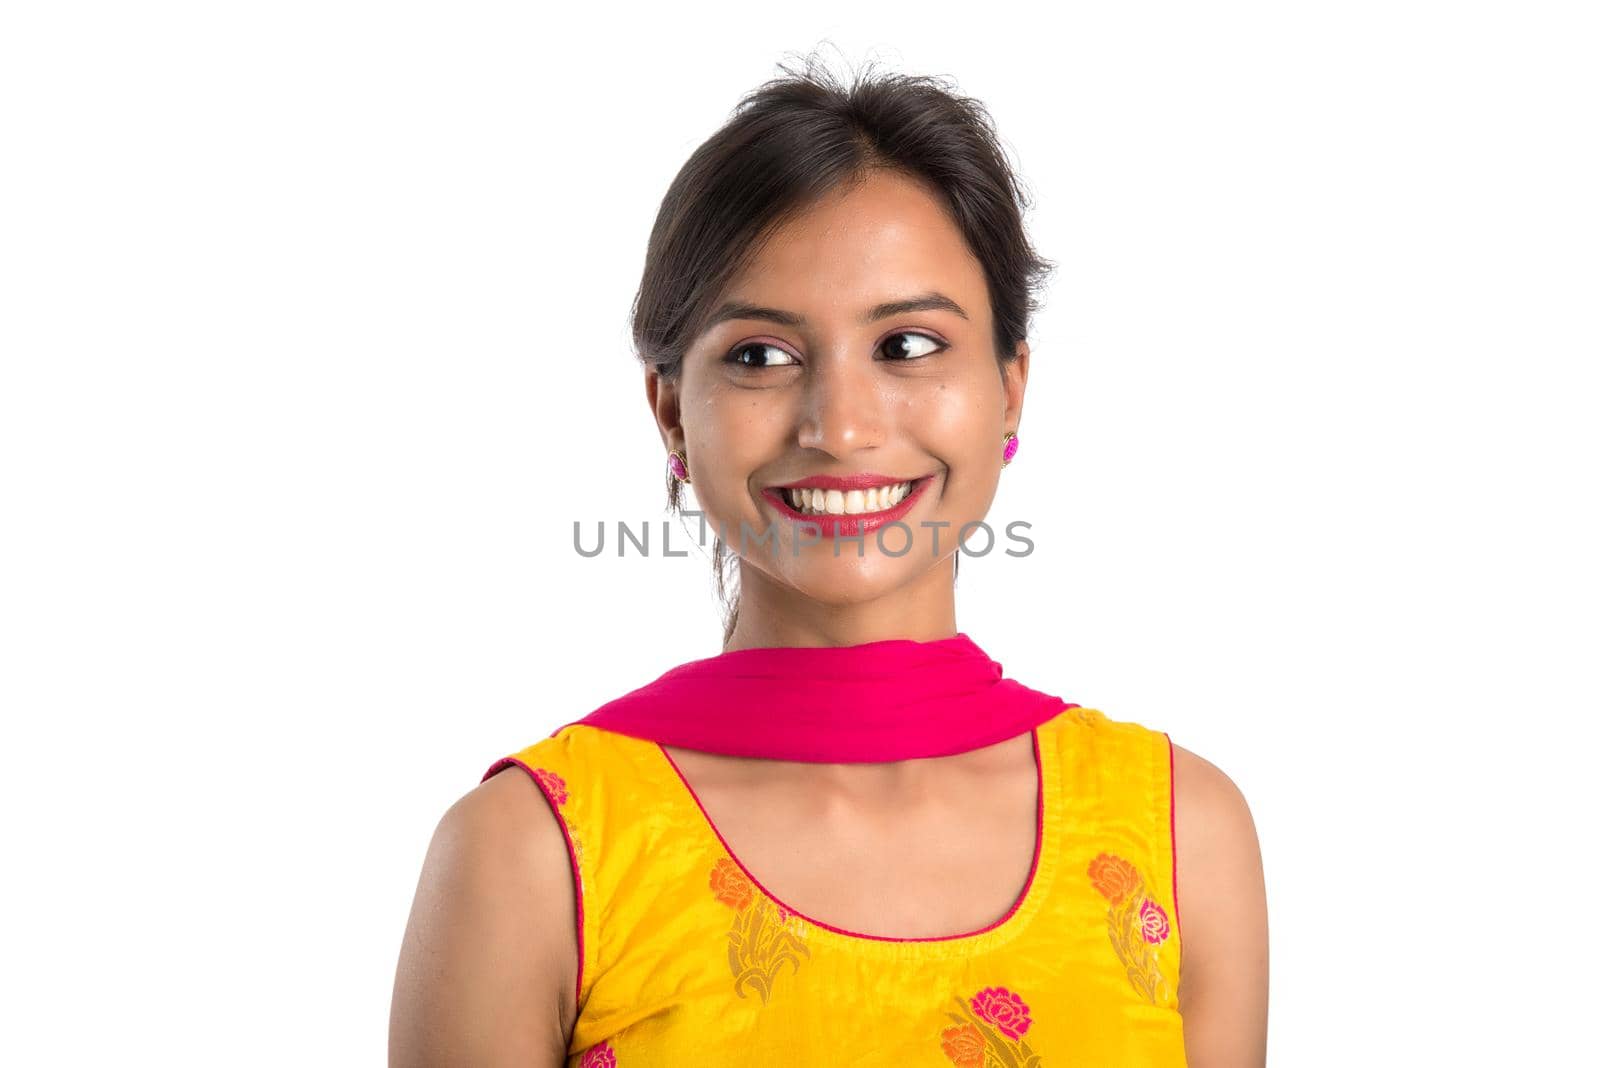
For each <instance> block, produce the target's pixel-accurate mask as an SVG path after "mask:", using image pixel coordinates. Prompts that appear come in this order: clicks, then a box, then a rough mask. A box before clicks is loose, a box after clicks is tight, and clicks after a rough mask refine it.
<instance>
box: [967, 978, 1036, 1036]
mask: <svg viewBox="0 0 1600 1068" xmlns="http://www.w3.org/2000/svg"><path fill="white" fill-rule="evenodd" d="M972 1011H973V1012H975V1013H977V1014H978V1015H979V1016H982V1017H983V1018H984V1019H985V1020H988V1021H989V1022H990V1023H992V1024H994V1025H995V1026H996V1027H998V1028H999V1029H1000V1033H1001V1034H1003V1035H1005V1036H1006V1037H1007V1038H1021V1037H1022V1035H1023V1033H1024V1032H1026V1031H1027V1030H1028V1027H1029V1026H1030V1025H1031V1024H1032V1023H1033V1021H1032V1020H1030V1019H1029V1018H1028V1006H1027V1005H1026V1004H1025V1003H1024V1002H1023V1000H1022V999H1021V998H1019V997H1017V995H1015V994H1013V993H1012V992H1011V991H1009V990H1007V989H1006V988H1005V987H1003V986H986V987H984V988H983V989H982V990H980V991H978V995H977V997H975V998H973V999H972Z"/></svg>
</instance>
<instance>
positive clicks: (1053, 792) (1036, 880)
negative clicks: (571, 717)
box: [649, 714, 1061, 959]
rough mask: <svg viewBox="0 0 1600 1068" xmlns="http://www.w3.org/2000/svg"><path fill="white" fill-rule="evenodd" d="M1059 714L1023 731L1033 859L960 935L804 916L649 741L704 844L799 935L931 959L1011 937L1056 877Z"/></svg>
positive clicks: (874, 952) (871, 952)
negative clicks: (1030, 783)
mask: <svg viewBox="0 0 1600 1068" xmlns="http://www.w3.org/2000/svg"><path fill="white" fill-rule="evenodd" d="M1058 718H1059V714H1058V715H1057V716H1055V717H1052V718H1050V719H1048V720H1046V721H1044V722H1043V723H1041V724H1039V725H1038V726H1035V727H1032V728H1030V729H1029V731H1028V732H1027V733H1028V734H1030V735H1031V736H1032V740H1033V755H1034V767H1035V769H1036V771H1037V774H1038V802H1037V804H1036V806H1035V820H1036V823H1035V827H1034V850H1033V862H1032V864H1031V866H1030V867H1029V869H1028V878H1027V879H1026V881H1025V882H1024V883H1023V886H1022V890H1021V891H1020V892H1019V894H1018V895H1017V899H1016V900H1015V901H1013V902H1012V904H1011V908H1010V909H1008V910H1007V911H1006V913H1005V915H1003V916H1001V917H1000V918H999V919H997V920H995V921H994V922H993V923H991V924H989V925H988V926H986V927H982V928H979V929H977V930H974V931H966V932H963V933H960V934H953V935H934V936H928V937H921V938H898V937H894V936H891V935H875V934H869V933H867V932H865V931H852V930H850V929H848V928H844V927H839V926H836V925H834V924H831V923H828V922H827V921H825V920H819V919H817V918H816V917H814V916H810V915H807V914H806V913H804V912H801V911H800V910H799V909H796V908H794V907H793V906H792V905H790V904H789V903H788V902H786V901H784V900H782V899H781V898H779V897H778V896H777V895H776V894H774V893H772V891H770V890H768V889H767V887H766V885H765V884H764V883H762V882H761V880H760V879H759V878H757V877H756V875H755V873H754V872H752V871H751V870H750V869H749V867H747V866H746V865H745V862H744V861H743V859H741V858H740V857H739V855H738V854H737V853H735V852H734V851H733V849H732V848H731V847H730V846H729V844H728V841H727V839H726V838H724V837H723V835H722V831H721V830H720V829H719V828H718V827H717V825H716V822H715V821H714V820H713V819H712V818H711V814H710V813H708V812H707V811H706V808H705V805H704V804H703V803H702V802H701V801H700V796H699V794H698V793H696V792H695V789H694V787H693V786H692V785H690V783H689V780H688V778H687V777H685V776H684V774H683V770H682V769H681V768H679V767H678V762H677V761H675V760H674V759H672V754H671V753H669V752H667V749H666V746H664V745H662V744H661V743H660V742H657V741H652V742H650V743H649V745H650V747H651V748H652V749H654V750H655V752H656V753H657V754H659V757H660V760H661V762H662V763H663V764H665V766H666V770H667V777H668V778H669V779H670V780H671V781H673V782H675V784H676V788H677V794H676V799H677V801H678V802H679V803H684V804H687V806H688V807H689V808H690V809H691V815H692V816H693V818H694V823H695V826H696V833H697V834H699V835H701V837H702V838H703V839H705V840H706V844H707V846H708V847H709V848H711V849H713V850H715V851H719V852H720V853H721V855H722V856H726V857H727V858H728V859H730V860H731V861H733V863H734V865H735V866H737V867H738V869H739V871H740V872H741V873H743V875H744V877H745V878H746V879H748V880H749V881H750V885H751V888H752V890H753V891H754V893H756V894H757V895H759V896H760V897H761V898H762V899H763V900H765V901H766V902H767V903H768V904H769V905H771V906H774V907H776V908H779V909H782V910H784V911H785V912H786V913H788V914H789V915H790V916H791V917H793V918H794V919H796V920H799V921H800V922H801V923H803V924H804V925H805V926H804V931H803V934H804V936H805V937H806V938H807V940H808V941H812V942H821V943H828V944H831V945H835V946H842V947H848V948H849V950H850V951H851V952H854V953H857V954H864V955H867V956H876V957H899V958H905V957H921V958H927V959H932V958H945V957H957V956H967V955H970V954H973V953H977V952H982V951H985V950H989V949H994V948H997V947H999V946H1002V945H1004V944H1006V943H1007V942H1010V941H1011V940H1012V939H1013V938H1015V937H1017V935H1019V934H1021V933H1022V931H1023V930H1025V929H1026V928H1027V926H1028V925H1029V924H1030V923H1031V922H1032V921H1033V918H1034V917H1035V916H1036V915H1037V914H1038V913H1039V911H1040V910H1041V909H1042V908H1043V907H1044V903H1045V901H1046V900H1047V899H1048V898H1049V896H1050V890H1051V886H1052V885H1053V883H1054V881H1055V871H1056V858H1057V854H1058V852H1059V837H1060V835H1059V825H1060V814H1061V799H1060V789H1061V769H1060V766H1059V746H1058V743H1057V740H1056V736H1055V725H1056V722H1057V720H1058ZM1013 737H1015V735H1013ZM1002 740H1003V741H1004V740H1009V739H1002Z"/></svg>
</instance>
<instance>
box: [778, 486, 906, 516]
mask: <svg viewBox="0 0 1600 1068" xmlns="http://www.w3.org/2000/svg"><path fill="white" fill-rule="evenodd" d="M915 485H916V483H915V482H896V483H894V484H893V485H892V486H873V487H872V488H871V489H866V490H858V489H853V490H836V489H815V488H802V489H784V490H779V492H780V493H782V494H783V498H784V500H785V501H786V502H787V503H788V505H789V507H790V508H793V509H794V510H795V511H797V512H799V513H800V514H801V515H862V514H867V513H871V512H882V511H887V510H889V509H890V508H893V507H894V506H895V505H897V504H899V503H900V502H901V501H903V500H905V499H906V495H907V494H908V493H910V492H911V487H913V486H915Z"/></svg>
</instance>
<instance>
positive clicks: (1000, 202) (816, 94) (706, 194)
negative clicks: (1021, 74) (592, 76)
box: [632, 53, 1055, 643]
mask: <svg viewBox="0 0 1600 1068" xmlns="http://www.w3.org/2000/svg"><path fill="white" fill-rule="evenodd" d="M802 62H803V65H802V66H801V67H800V68H799V69H795V68H794V67H792V66H791V65H788V64H779V69H780V70H782V71H783V72H784V76H783V77H780V78H775V79H772V80H770V81H768V82H765V83H763V84H762V85H761V86H759V87H758V88H756V89H754V90H752V91H751V92H749V93H747V94H746V95H745V96H744V97H743V98H742V99H741V100H740V101H739V103H738V105H737V106H736V107H735V108H734V111H733V114H732V116H731V117H730V118H729V119H728V121H727V122H726V123H724V124H723V126H722V127H721V128H720V129H719V130H717V131H716V132H715V133H714V134H712V135H711V137H710V138H708V139H707V140H706V141H705V142H704V143H703V144H701V145H700V147H698V148H697V149H695V150H694V153H693V154H692V155H690V157H689V159H688V161H687V162H685V163H684V165H683V167H682V169H680V170H679V171H678V174H677V176H676V177H675V178H674V179H673V180H672V185H671V186H670V187H669V188H668V189H667V193H666V196H665V197H663V198H662V201H661V208H660V210H659V211H658V212H657V214H656V221H655V225H654V227H652V229H651V231H650V244H649V248H648V250H647V252H646V255H645V265H644V277H643V278H642V280H641V281H640V283H639V291H638V294H637V296H636V297H635V298H634V303H633V312H632V332H633V342H634V347H635V349H636V351H637V354H638V357H639V359H640V360H641V361H642V362H643V363H644V364H645V365H646V366H647V367H654V368H655V369H656V370H657V372H658V373H660V374H661V375H662V376H663V377H665V378H667V379H675V378H677V376H678V374H679V373H680V371H681V369H682V364H683V358H684V355H685V354H686V353H687V351H688V349H689V347H690V345H691V344H692V343H693V341H694V339H695V338H696V337H697V336H698V335H699V334H700V332H701V330H702V328H703V324H704V323H705V321H706V319H707V318H708V317H709V316H710V314H711V313H712V312H713V311H714V310H715V308H716V306H717V304H718V303H719V302H720V301H721V300H722V299H723V294H724V290H725V289H726V288H727V286H728V284H729V283H730V282H732V280H733V279H734V278H735V277H736V276H737V275H738V274H739V273H740V272H741V271H742V270H744V268H745V267H746V266H748V265H749V263H750V262H751V260H752V259H753V258H754V257H755V256H756V255H757V254H758V253H759V251H760V247H761V243H762V242H763V241H764V240H765V239H767V238H768V237H770V235H771V234H772V233H773V231H775V230H776V229H777V228H778V227H780V226H781V225H783V224H784V223H786V222H787V221H789V220H791V219H793V218H795V217H796V216H798V215H800V214H802V213H803V212H804V211H806V210H807V208H808V207H809V206H810V205H812V204H814V203H816V202H817V201H818V200H820V199H821V198H822V197H824V196H826V195H828V194H830V193H832V192H833V191H835V190H836V189H838V188H840V187H842V186H846V185H848V184H853V183H859V182H860V181H862V180H863V179H865V178H867V177H868V176H869V175H870V174H871V173H872V172H873V171H876V170H892V171H896V172H898V173H901V174H905V175H907V176H909V177H911V178H914V179H917V180H919V181H920V182H922V183H923V184H924V185H925V186H926V187H927V188H928V189H929V191H930V192H931V193H933V194H934V195H936V196H938V197H939V198H940V199H941V201H942V202H943V203H944V204H945V205H946V208H947V210H948V212H949V214H950V217H951V220H952V221H953V222H954V223H955V224H956V226H957V227H958V228H959V229H960V230H961V233H962V235H963V236H964V237H965V239H966V242H967V244H968V246H969V247H970V248H971V249H972V252H973V254H974V256H976V258H977V260H978V262H979V263H980V264H981V265H982V267H983V273H984V277H985V279H986V280H987V282H988V288H989V301H990V307H991V311H992V314H993V319H994V347H995V357H996V359H997V360H999V361H1000V362H1001V363H1002V364H1004V363H1006V362H1008V361H1010V360H1012V359H1014V358H1015V357H1016V348H1017V343H1018V342H1019V341H1021V340H1023V339H1024V338H1026V337H1027V336H1028V324H1029V321H1030V319H1031V318H1032V316H1033V314H1034V313H1035V312H1036V311H1038V309H1039V307H1040V294H1041V293H1042V291H1043V288H1044V283H1045V280H1046V279H1047V278H1048V276H1049V274H1050V273H1051V272H1052V270H1053V269H1054V266H1055V265H1054V264H1053V263H1052V262H1051V261H1049V260H1045V259H1042V258H1041V257H1040V256H1039V255H1038V254H1037V253H1036V252H1035V251H1034V249H1033V246H1032V244H1031V243H1030V242H1029V240H1028V236H1027V234H1026V233H1025V232H1024V229H1023V224H1022V214H1023V211H1024V210H1025V209H1026V208H1027V207H1028V206H1029V201H1028V199H1027V196H1026V194H1025V192H1024V191H1023V189H1022V186H1021V183H1020V182H1019V181H1018V179H1017V177H1016V175H1015V174H1014V173H1013V171H1012V169H1011V166H1010V164H1009V162H1008V160H1007V156H1006V151H1005V149H1004V147H1003V146H1002V144H1001V142H1000V138H999V136H998V134H997V133H996V132H995V128H994V123H993V121H992V120H991V118H990V116H989V114H988V112H987V110H986V109H985V108H984V107H983V105H982V104H981V103H979V102H978V101H976V100H973V99H971V98H970V97H965V96H961V95H958V94H957V93H955V92H954V91H953V90H952V89H950V88H948V87H947V85H946V83H945V81H944V80H943V79H939V78H935V77H932V76H927V75H908V74H894V73H888V74H879V73H875V72H873V71H872V70H871V64H870V63H869V64H868V65H867V68H866V70H865V71H860V72H855V73H853V74H852V77H851V80H850V83H849V84H848V85H846V84H842V83H841V82H840V81H839V80H838V79H837V78H836V77H835V76H834V75H832V74H831V73H830V72H829V71H828V70H827V69H826V68H824V67H822V66H821V65H820V64H818V62H817V61H816V58H815V54H814V53H813V55H812V56H809V57H805V58H804V59H803V61H802ZM690 471H691V477H692V473H693V458H692V457H691V458H690ZM667 500H668V505H669V507H670V508H671V510H672V511H673V512H680V511H681V507H682V496H681V484H680V483H679V482H678V481H677V480H676V479H674V478H672V477H671V475H670V474H669V475H668V476H667ZM959 555H960V553H959V550H958V552H957V556H958V557H959ZM736 560H737V557H736V556H735V555H734V554H733V553H731V552H729V551H727V548H726V545H725V543H724V541H723V539H722V538H721V537H720V536H719V537H718V538H717V541H716V547H715V549H714V552H713V579H714V581H715V585H716V590H717V595H718V598H719V599H720V600H721V601H722V603H723V608H724V622H723V641H724V643H726V642H727V640H728V638H729V637H731V635H732V633H733V629H734V625H735V624H736V623H737V622H738V615H739V606H738V596H737V590H735V591H734V593H733V596H732V597H731V598H730V596H729V588H730V587H729V573H730V571H731V570H732V566H733V564H734V561H736ZM958 566H959V560H958Z"/></svg>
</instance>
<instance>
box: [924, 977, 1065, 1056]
mask: <svg viewBox="0 0 1600 1068" xmlns="http://www.w3.org/2000/svg"><path fill="white" fill-rule="evenodd" d="M955 1001H956V1006H957V1007H958V1008H959V1009H960V1010H961V1011H960V1012H959V1013H955V1012H952V1013H950V1018H951V1019H952V1020H955V1021H956V1025H955V1026H954V1027H946V1028H945V1029H944V1030H943V1031H942V1032H940V1034H939V1042H940V1045H941V1046H942V1047H943V1048H944V1055H945V1056H946V1057H948V1058H949V1059H950V1060H951V1062H952V1063H954V1064H956V1065H957V1066H958V1068H985V1066H986V1065H989V1064H1000V1065H1005V1066H1006V1068H1038V1066H1039V1065H1041V1064H1042V1063H1043V1061H1042V1060H1041V1059H1040V1057H1039V1055H1038V1054H1037V1053H1035V1052H1034V1051H1033V1050H1032V1049H1031V1048H1029V1046H1028V1043H1027V1042H1026V1041H1024V1040H1023V1037H1022V1036H1023V1035H1024V1034H1026V1033H1027V1030H1028V1028H1029V1027H1032V1026H1033V1019H1032V1017H1030V1015H1029V1009H1028V1005H1027V1003H1026V1002H1024V1001H1023V1000H1022V998H1021V997H1019V996H1018V995H1017V994H1015V993H1014V992H1012V991H1010V990H1007V989H1006V988H1005V987H1003V986H986V987H984V988H983V989H982V990H980V991H978V992H977V994H975V995H974V996H973V997H972V998H971V999H970V1000H969V1001H962V1000H961V999H960V998H956V999H955Z"/></svg>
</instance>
